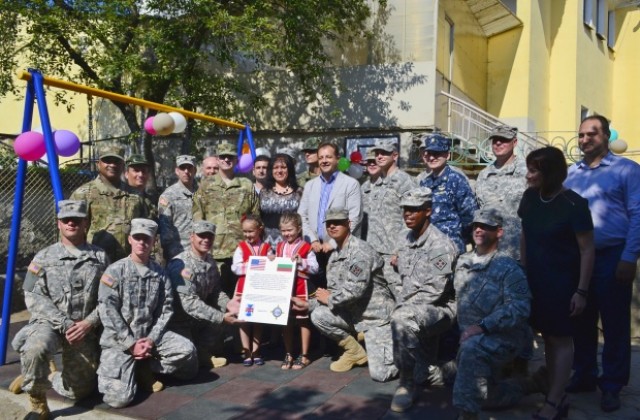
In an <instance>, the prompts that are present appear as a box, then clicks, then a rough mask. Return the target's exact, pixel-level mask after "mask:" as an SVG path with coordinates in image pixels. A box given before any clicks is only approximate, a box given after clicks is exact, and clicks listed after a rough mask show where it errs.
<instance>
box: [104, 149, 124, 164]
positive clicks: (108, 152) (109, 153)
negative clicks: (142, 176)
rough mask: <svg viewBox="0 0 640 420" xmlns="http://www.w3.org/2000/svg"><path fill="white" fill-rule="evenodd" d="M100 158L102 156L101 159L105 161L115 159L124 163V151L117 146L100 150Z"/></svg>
mask: <svg viewBox="0 0 640 420" xmlns="http://www.w3.org/2000/svg"><path fill="white" fill-rule="evenodd" d="M99 156H100V158H99V159H104V158H106V157H114V158H118V159H120V160H121V161H123V162H124V149H123V148H122V147H117V146H106V147H104V148H102V149H100V153H99Z"/></svg>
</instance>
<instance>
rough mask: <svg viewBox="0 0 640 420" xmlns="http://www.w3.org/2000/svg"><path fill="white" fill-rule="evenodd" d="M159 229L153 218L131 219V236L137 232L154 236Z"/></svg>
mask: <svg viewBox="0 0 640 420" xmlns="http://www.w3.org/2000/svg"><path fill="white" fill-rule="evenodd" d="M157 231H158V224H157V223H156V222H154V221H153V220H151V219H132V220H131V233H129V234H130V235H131V236H133V235H137V234H143V235H147V236H149V237H153V236H155V235H156V232H157Z"/></svg>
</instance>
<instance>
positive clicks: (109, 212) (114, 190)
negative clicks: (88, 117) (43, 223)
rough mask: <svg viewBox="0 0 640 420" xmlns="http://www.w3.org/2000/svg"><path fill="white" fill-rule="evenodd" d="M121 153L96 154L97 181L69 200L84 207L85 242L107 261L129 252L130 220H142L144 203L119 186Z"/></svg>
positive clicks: (122, 159) (117, 151) (121, 166)
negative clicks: (86, 220) (86, 221)
mask: <svg viewBox="0 0 640 420" xmlns="http://www.w3.org/2000/svg"><path fill="white" fill-rule="evenodd" d="M122 155H123V150H122V149H119V148H106V149H104V150H102V151H101V153H100V160H99V161H98V172H99V174H98V177H97V178H96V179H94V180H93V181H90V182H88V183H86V184H84V185H82V186H80V187H79V188H78V189H77V190H75V191H74V192H73V194H71V199H72V200H84V201H86V202H87V205H88V212H89V213H88V214H89V232H88V233H87V241H88V242H89V243H92V244H94V245H97V246H99V247H100V248H102V249H104V250H105V251H106V252H107V255H108V256H109V259H110V260H111V261H117V260H119V259H120V258H124V257H126V256H127V255H128V254H129V252H130V251H131V249H130V247H129V243H128V242H127V235H129V230H130V229H131V219H133V218H136V217H144V212H145V210H144V201H143V200H142V198H141V197H140V196H139V195H137V194H134V193H131V192H128V191H127V190H126V186H125V184H124V183H123V182H122V179H121V176H122V170H123V167H124V158H123V157H122Z"/></svg>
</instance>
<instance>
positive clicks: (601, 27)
mask: <svg viewBox="0 0 640 420" xmlns="http://www.w3.org/2000/svg"><path fill="white" fill-rule="evenodd" d="M607 19H608V15H607V0H597V10H596V34H597V35H598V36H599V37H600V38H604V37H605V36H607Z"/></svg>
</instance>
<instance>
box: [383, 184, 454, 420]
mask: <svg viewBox="0 0 640 420" xmlns="http://www.w3.org/2000/svg"><path fill="white" fill-rule="evenodd" d="M431 200H432V198H431V190H429V189H428V188H416V189H413V190H410V191H407V192H406V193H405V194H404V195H403V196H402V199H401V200H400V206H402V212H403V217H404V222H405V224H406V226H407V227H408V228H409V229H411V231H410V232H409V233H408V234H407V235H406V238H405V239H404V241H403V243H401V244H399V250H398V257H397V260H395V261H394V262H395V264H396V265H397V267H398V271H399V272H400V276H401V278H402V295H401V296H400V299H399V300H398V304H397V306H396V308H395V309H394V311H393V314H392V315H391V330H392V332H393V359H394V362H395V364H396V367H397V368H398V369H399V371H400V384H399V386H398V389H396V392H395V394H394V396H393V400H392V401H391V410H392V411H396V412H403V411H406V410H408V409H409V408H410V407H411V406H412V405H413V400H414V398H415V389H416V378H415V376H414V372H416V366H427V365H434V364H435V358H436V355H437V353H438V344H439V336H440V334H442V333H444V332H445V331H447V330H448V329H449V328H450V327H451V326H452V325H453V323H454V321H455V315H456V310H455V301H454V291H453V266H454V262H455V260H456V257H457V255H458V252H457V251H458V250H457V247H456V246H455V244H454V243H453V241H452V240H451V239H450V238H448V237H447V235H445V234H444V233H442V232H441V231H440V230H438V228H436V227H435V226H434V225H433V224H431V222H430V216H431V212H432V207H431V203H432V201H431Z"/></svg>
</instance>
